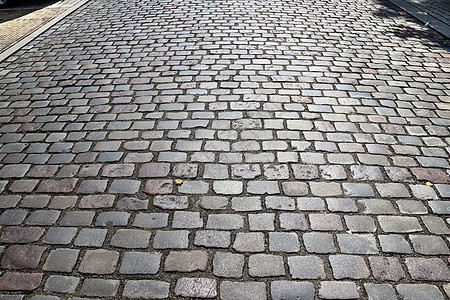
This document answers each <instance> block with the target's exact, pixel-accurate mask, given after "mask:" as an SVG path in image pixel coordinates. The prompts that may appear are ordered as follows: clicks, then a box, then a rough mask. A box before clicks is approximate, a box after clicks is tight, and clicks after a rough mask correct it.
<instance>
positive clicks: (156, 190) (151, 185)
mask: <svg viewBox="0 0 450 300" xmlns="http://www.w3.org/2000/svg"><path fill="white" fill-rule="evenodd" d="M185 183H186V182H185ZM185 183H183V185H184V184H185ZM144 191H145V193H147V194H151V195H156V194H159V195H164V194H170V193H172V191H173V180H171V179H155V180H147V182H146V183H145V187H144ZM135 192H137V190H136V191H135ZM180 192H181V193H182V191H180Z"/></svg>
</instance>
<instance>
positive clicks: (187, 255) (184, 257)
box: [164, 250, 208, 272]
mask: <svg viewBox="0 0 450 300" xmlns="http://www.w3.org/2000/svg"><path fill="white" fill-rule="evenodd" d="M207 264H208V253H207V252H206V251H202V250H193V251H170V253H169V255H168V256H167V258H166V261H165V263H164V271H166V272H173V271H175V272H194V271H205V270H206V266H207Z"/></svg>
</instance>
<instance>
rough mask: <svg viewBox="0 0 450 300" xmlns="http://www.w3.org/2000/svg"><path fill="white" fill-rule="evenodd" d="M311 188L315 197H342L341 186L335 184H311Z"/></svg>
mask: <svg viewBox="0 0 450 300" xmlns="http://www.w3.org/2000/svg"><path fill="white" fill-rule="evenodd" d="M309 187H310V189H311V193H312V194H313V195H314V196H319V197H329V196H340V195H342V189H341V186H340V184H338V183H334V182H310V183H309Z"/></svg>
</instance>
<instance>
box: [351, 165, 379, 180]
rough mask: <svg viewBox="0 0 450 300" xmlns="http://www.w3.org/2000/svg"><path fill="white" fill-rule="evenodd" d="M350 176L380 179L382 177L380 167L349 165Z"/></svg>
mask: <svg viewBox="0 0 450 300" xmlns="http://www.w3.org/2000/svg"><path fill="white" fill-rule="evenodd" d="M350 171H351V173H352V177H353V178H354V179H356V180H364V181H368V180H370V181H381V180H383V179H384V177H383V174H382V173H381V169H380V167H370V166H351V167H350Z"/></svg>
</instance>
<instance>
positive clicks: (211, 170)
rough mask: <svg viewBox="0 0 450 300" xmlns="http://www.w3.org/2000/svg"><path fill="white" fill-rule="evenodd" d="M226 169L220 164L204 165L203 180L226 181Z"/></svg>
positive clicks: (227, 176)
mask: <svg viewBox="0 0 450 300" xmlns="http://www.w3.org/2000/svg"><path fill="white" fill-rule="evenodd" d="M228 173H229V172H228V167H227V166H226V165H221V164H206V165H205V169H204V171H203V178H208V179H228V178H229V174H228Z"/></svg>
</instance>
